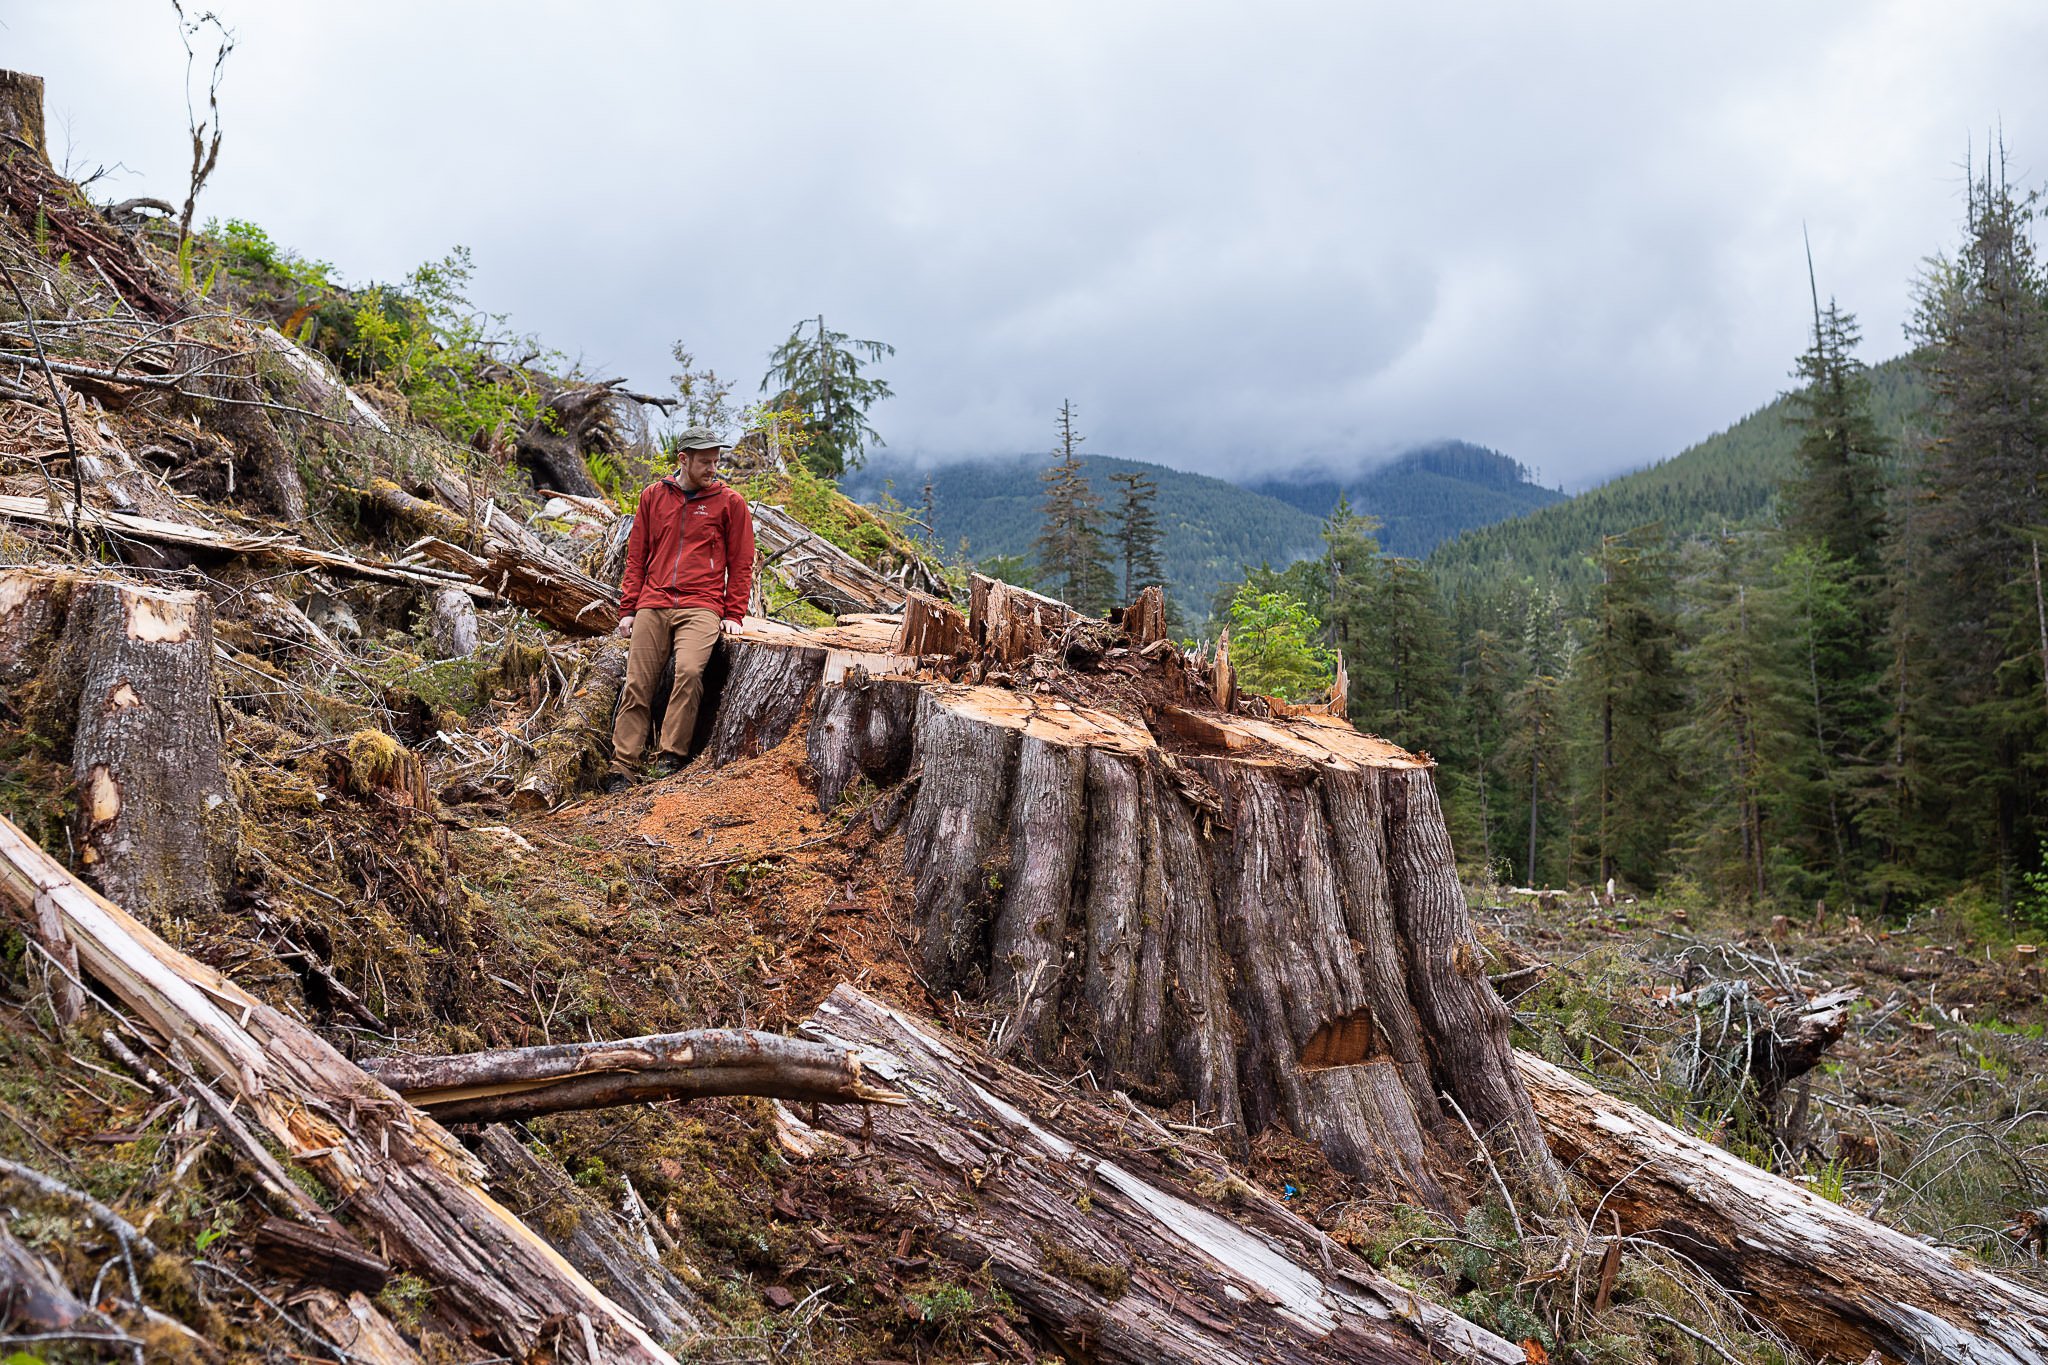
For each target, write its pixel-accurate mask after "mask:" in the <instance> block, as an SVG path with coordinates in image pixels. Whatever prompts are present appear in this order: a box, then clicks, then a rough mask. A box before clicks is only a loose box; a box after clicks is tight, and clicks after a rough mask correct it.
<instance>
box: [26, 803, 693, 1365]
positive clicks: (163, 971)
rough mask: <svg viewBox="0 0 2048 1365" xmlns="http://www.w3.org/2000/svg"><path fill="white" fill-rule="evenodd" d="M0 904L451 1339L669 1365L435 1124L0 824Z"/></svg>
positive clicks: (567, 1356) (564, 1356)
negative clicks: (344, 1227)
mask: <svg viewBox="0 0 2048 1365" xmlns="http://www.w3.org/2000/svg"><path fill="white" fill-rule="evenodd" d="M0 899H4V901H5V902H6V903H7V904H8V905H9V906H11V907H12V908H13V909H14V910H15V911H16V912H17V914H19V915H22V916H24V917H26V916H28V915H30V914H32V913H33V912H34V907H35V906H36V904H37V902H38V900H43V899H46V900H47V901H48V902H49V903H50V904H51V905H52V906H54V908H55V911H56V915H57V918H58V920H59V922H60V923H61V925H62V928H63V931H64V934H65V936H66V937H67V938H68V939H69V940H70V942H71V943H72V944H73V945H74V946H75V947H76V948H77V951H78V955H79V961H80V963H81V964H82V965H83V966H84V968H85V970H86V972H87V973H89V974H90V975H91V976H93V977H95V978H97V979H98V980H99V981H100V982H101V983H102V984H103V985H104V986H105V988H106V989H107V990H108V991H109V992H110V993H111V994H112V995H113V996H114V997H115V998H116V999H118V1000H119V1001H120V1002H121V1003H122V1004H123V1005H124V1006H125V1007H126V1008H127V1009H128V1010H130V1011H131V1012H132V1013H133V1014H134V1015H135V1016H137V1017H138V1018H140V1019H141V1020H142V1021H143V1022H145V1023H147V1024H148V1025H149V1026H150V1027H151V1028H153V1029H155V1030H157V1031H158V1032H159V1033H161V1034H162V1035H163V1036H164V1038H165V1039H166V1040H168V1041H169V1042H170V1043H171V1044H174V1045H175V1046H176V1047H177V1048H178V1049H180V1050H181V1051H182V1053H183V1055H184V1056H185V1057H186V1058H188V1059H189V1060H190V1061H191V1062H192V1064H193V1065H194V1066H195V1067H198V1068H200V1069H203V1070H204V1071H206V1072H208V1073H209V1074H211V1075H212V1076H213V1077H214V1078H215V1079H216V1080H217V1082H218V1083H219V1084H220V1086H221V1087H222V1089H223V1090H224V1091H226V1092H227V1093H228V1095H229V1096H230V1097H231V1098H233V1099H234V1100H236V1101H238V1102H239V1103H240V1104H241V1105H242V1106H243V1107H244V1109H245V1111H246V1112H247V1113H248V1114H249V1116H250V1117H251V1118H252V1119H253V1120H254V1121H255V1122H256V1124H257V1125H258V1126H259V1127H261V1128H262V1130H263V1131H264V1132H266V1133H268V1134H269V1135H270V1137H271V1138H272V1139H273V1140H275V1141H276V1142H277V1143H278V1144H279V1146H280V1147H281V1148H282V1149H283V1151H284V1152H285V1153H286V1154H287V1156H289V1157H290V1158H291V1159H292V1160H294V1161H296V1162H298V1163H300V1164H301V1165H303V1166H304V1167H306V1168H307V1169H308V1170H310V1171H312V1172H313V1173H314V1174H315V1175H316V1176H317V1177H318V1178H319V1179H320V1181H321V1182H322V1183H323V1184H324V1185H325V1186H326V1187H327V1188H328V1190H329V1191H330V1192H331V1193H332V1194H333V1196H334V1197H335V1199H336V1201H337V1202H338V1203H339V1204H340V1205H341V1206H344V1207H346V1208H347V1210H348V1213H349V1216H350V1218H351V1219H352V1220H354V1221H356V1222H357V1223H358V1224H360V1225H361V1226H363V1227H364V1228H365V1229H366V1230H367V1231H369V1232H371V1233H374V1234H375V1236H376V1237H377V1239H378V1240H379V1242H380V1243H381V1244H382V1246H383V1247H384V1248H385V1249H387V1250H388V1251H389V1252H390V1253H391V1254H392V1255H393V1257H394V1259H395V1260H396V1262H397V1263H398V1264H401V1265H404V1266H405V1267H407V1268H408V1269H411V1270H412V1271H414V1272H415V1273H417V1274H419V1275H420V1276H422V1277H423V1278H425V1279H426V1280H427V1281H428V1282H429V1283H430V1284H431V1285H433V1286H434V1287H435V1290H436V1293H435V1299H434V1311H435V1313H436V1314H437V1315H445V1317H446V1319H447V1320H448V1321H450V1322H451V1323H452V1324H453V1325H454V1326H455V1327H456V1329H457V1330H459V1331H462V1332H466V1333H469V1334H472V1335H473V1336H474V1337H475V1338H476V1339H478V1340H479V1341H486V1342H496V1343H499V1344H500V1345H501V1346H502V1347H503V1348H504V1349H505V1350H507V1351H509V1352H511V1353H513V1354H516V1355H518V1356H520V1357H522V1358H523V1357H524V1356H525V1355H526V1354H527V1353H528V1352H529V1351H531V1350H532V1349H533V1348H534V1347H535V1346H537V1345H538V1344H539V1343H540V1342H541V1340H542V1339H543V1336H544V1334H551V1333H555V1332H556V1330H557V1328H558V1327H559V1326H560V1324H562V1323H565V1322H566V1323H569V1324H572V1327H571V1330H569V1331H566V1332H560V1333H559V1339H560V1340H559V1347H558V1358H559V1359H562V1360H574V1361H589V1362H591V1365H596V1363H597V1362H599V1361H604V1362H615V1361H623V1362H636V1363H638V1365H672V1358H671V1357H670V1356H669V1355H668V1354H667V1353H666V1352H665V1351H663V1350H662V1349H661V1348H660V1347H659V1346H658V1345H657V1344H656V1343H655V1342H654V1341H653V1340H652V1339H651V1338H649V1337H648V1335H647V1333H646V1332H645V1331H644V1330H643V1329H642V1328H640V1327H639V1325H638V1324H636V1323H635V1322H633V1321H632V1319H631V1318H630V1317H629V1316H628V1315H627V1314H625V1313H624V1312H623V1311H622V1310H621V1309H619V1307H618V1306H617V1305H616V1304H613V1303H612V1302H611V1301H610V1300H609V1299H607V1298H606V1297H605V1296H604V1295H603V1294H602V1293H600V1292H599V1291H598V1290H597V1289H596V1288H594V1287H593V1286H592V1285H591V1284H590V1283H589V1281H587V1280H585V1279H584V1278H583V1276H582V1275H581V1274H579V1273H578V1272H577V1271H576V1270H575V1269H574V1268H573V1267H571V1266H570V1265H569V1264H568V1263H567V1262H565V1261H564V1260H563V1259H562V1258H561V1256H560V1255H559V1253H557V1252H556V1251H555V1250H554V1249H553V1248H552V1247H549V1246H548V1245H547V1244H546V1243H545V1242H544V1241H542V1240H541V1239H540V1238H539V1237H537V1236H536V1235H535V1234H534V1233H533V1232H532V1231H531V1230H530V1229H528V1228H527V1227H526V1226H525V1225H524V1224H523V1223H520V1222H519V1221H518V1220H517V1219H516V1218H514V1217H512V1216H511V1215H510V1214H509V1213H507V1212H506V1211H505V1210H504V1209H503V1208H502V1207H500V1206H499V1205H498V1204H497V1203H496V1202H495V1201H494V1200H492V1199H491V1198H490V1197H489V1196H488V1195H487V1194H485V1193H484V1191H483V1188H482V1178H483V1172H482V1168H481V1167H480V1166H479V1165H478V1163H477V1162H476V1160H475V1158H473V1157H472V1156H470V1155H469V1154H468V1153H467V1152H465V1151H464V1150H463V1148H462V1146H461V1144H459V1143H458V1142H456V1141H455V1139H454V1138H453V1137H451V1136H450V1135H449V1134H448V1133H447V1131H446V1130H445V1129H443V1128H442V1127H441V1126H440V1125H439V1124H438V1123H436V1122H434V1121H433V1120H432V1119H429V1118H427V1117H426V1116H425V1115H423V1114H420V1113H419V1112H418V1111H416V1110H414V1109H412V1108H411V1107H410V1106H409V1105H407V1104H405V1103H404V1102H403V1101H402V1100H400V1099H399V1098H398V1097H397V1096H396V1095H394V1094H393V1093H392V1092H391V1091H390V1090H388V1089H387V1088H385V1087H384V1086H382V1085H379V1084H378V1083H377V1082H376V1081H374V1080H372V1079H371V1078H370V1077H368V1076H366V1075H364V1074H363V1072H362V1071H361V1070H360V1069H359V1068H357V1067H356V1066H354V1065H353V1064H352V1063H350V1062H349V1061H348V1060H347V1059H346V1058H344V1057H342V1056H341V1055H340V1054H339V1053H337V1052H336V1051H335V1050H334V1049H333V1048H332V1047H331V1046H329V1045H328V1044H327V1043H326V1042H325V1041H324V1040H323V1039H321V1038H320V1037H319V1035H317V1034H315V1033H314V1032H313V1031H312V1030H311V1029H310V1028H308V1027H307V1026H306V1025H304V1024H302V1023H300V1022H299V1021H297V1020H295V1019H293V1018H291V1017H290V1016H288V1015H286V1014H283V1013H281V1012H280V1011H278V1010H275V1009H272V1008H271V1007H270V1006H268V1005H266V1004H264V1003H263V1002H262V1001H260V1000H258V999H256V998H255V997H254V996H252V995H249V994H248V993H247V992H245V991H244V990H242V989H241V987H239V986H237V985H236V984H235V983H234V982H232V981H230V980H229V979H228V978H226V977H224V976H222V975H220V974H219V973H218V972H216V971H214V970H213V969H211V968H209V967H207V966H205V965H203V964H202V963H199V962H197V961H195V960H193V959H192V958H190V957H187V956H186V955H185V954H183V953H180V952H178V951H177V950H176V949H174V948H172V947H170V946H169V945H168V944H166V943H165V942H164V941H163V940H162V939H160V938H158V937H157V936H156V935H155V934H153V933H151V932H150V931H149V930H148V929H146V928H144V927H143V926H142V925H141V924H139V923H137V922H136V921H135V920H134V919H133V918H131V917H130V916H129V915H128V914H127V913H126V912H124V911H122V910H120V909H119V908H117V907H116V906H114V905H113V904H112V903H111V902H109V901H107V900H105V899H103V898H101V897H100V896H99V895H97V894H95V893H94V892H93V891H91V890H90V889H88V888H87V887H85V886H84V885H83V884H81V883H80V882H78V881H77V880H76V879H75V878H73V877H72V876H71V875H70V874H69V873H67V872H66V871H65V870H64V869H63V868H62V867H60V866H59V865H58V864H57V863H56V862H54V861H53V860H52V859H51V858H50V857H49V856H48V855H47V854H45V853H44V852H43V851H42V850H41V849H40V848H38V847H36V846H35V845H34V844H33V843H32V842H30V841H29V840H28V839H27V838H26V837H25V836H24V835H23V834H22V833H21V831H20V830H19V829H17V828H15V826H14V825H13V824H12V823H11V822H8V821H5V820H0ZM578 1329H581V1330H578Z"/></svg>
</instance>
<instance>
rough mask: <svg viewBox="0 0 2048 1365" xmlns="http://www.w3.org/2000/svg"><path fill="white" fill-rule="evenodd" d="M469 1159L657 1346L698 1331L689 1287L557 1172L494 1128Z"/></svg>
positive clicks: (699, 1313) (509, 1133)
mask: <svg viewBox="0 0 2048 1365" xmlns="http://www.w3.org/2000/svg"><path fill="white" fill-rule="evenodd" d="M477 1155H478V1156H480V1157H482V1158H483V1162H484V1165H485V1166H486V1167H488V1168H489V1169H490V1173H491V1193H492V1194H494V1195H496V1196H497V1197H498V1199H499V1200H501V1201H502V1202H503V1203H505V1204H506V1205H507V1206H508V1207H510V1208H511V1209H512V1210H513V1212H515V1213H517V1214H518V1215H519V1216H520V1217H521V1218H524V1219H525V1220H526V1221H527V1223H528V1225H530V1226H532V1227H537V1228H539V1229H540V1230H541V1232H542V1234H543V1235H544V1236H546V1237H547V1239H548V1241H549V1242H551V1243H552V1244H553V1245H554V1248H555V1250H557V1251H559V1252H561V1253H562V1255H563V1257H564V1258H565V1259H566V1260H567V1261H568V1262H569V1264H570V1265H573V1266H575V1267H576V1268H577V1269H578V1270H580V1271H582V1272H583V1274H584V1276H585V1278H587V1279H588V1280H589V1281H590V1282H591V1283H592V1284H594V1285H596V1286H597V1287H598V1288H599V1289H601V1290H603V1291H604V1292H605V1293H606V1294H607V1295H609V1296H610V1297H611V1299H612V1300H613V1302H615V1303H617V1304H618V1305H619V1306H620V1307H622V1308H624V1309H625V1310H626V1311H627V1312H629V1313H631V1314H632V1315H633V1316H634V1317H635V1318H638V1319H639V1321H640V1325H641V1326H643V1327H645V1328H646V1329H647V1330H648V1331H649V1332H650V1333H651V1334H653V1335H654V1336H655V1337H656V1338H657V1339H659V1340H662V1341H674V1340H676V1339H678V1338H681V1337H691V1336H695V1335H697V1334H698V1333H701V1332H702V1331H704V1329H705V1317H704V1313H703V1305H702V1304H701V1303H700V1302H699V1301H698V1298H697V1296H696V1295H695V1294H693V1293H691V1292H690V1288H689V1286H688V1285H685V1284H684V1283H683V1282H682V1281H681V1280H679V1279H677V1278H676V1277H675V1275H674V1274H673V1273H672V1272H671V1271H670V1270H669V1268H668V1267H667V1266H665V1265H663V1264H662V1263H661V1258H660V1256H659V1255H658V1254H657V1253H656V1252H655V1250H654V1249H653V1248H651V1247H649V1246H646V1245H644V1244H643V1243H642V1242H640V1241H637V1240H636V1239H635V1238H634V1237H632V1236H631V1235H630V1234H629V1233H628V1232H627V1231H626V1226H625V1223H624V1222H623V1220H621V1219H620V1217H619V1216H618V1215H617V1214H616V1213H614V1212H612V1211H611V1210H610V1209H608V1208H606V1207H605V1206H604V1205H603V1204H601V1203H599V1202H598V1201H597V1200H596V1199H595V1198H593V1197H592V1196H591V1195H590V1193H589V1192H588V1191H586V1190H584V1189H582V1188H580V1187H579V1186H578V1185H577V1184H576V1182H574V1181H573V1180H571V1179H569V1176H568V1173H567V1172H566V1171H564V1170H563V1169H562V1168H561V1166H559V1165H558V1164H556V1163H555V1162H553V1161H549V1160H546V1159H544V1158H543V1157H541V1156H540V1155H538V1154H536V1153H535V1152H533V1151H531V1150H530V1149H528V1147H527V1146H526V1144H525V1143H523V1142H521V1141H520V1140H519V1135H518V1134H517V1133H515V1132H514V1131H513V1130H512V1129H510V1128H508V1127H506V1126H505V1125H504V1124H501V1123H494V1124H492V1125H491V1126H490V1127H489V1128H486V1129H485V1130H484V1134H483V1137H482V1139H481V1140H480V1141H479V1142H478V1143H477Z"/></svg>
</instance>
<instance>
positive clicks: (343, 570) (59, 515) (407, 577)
mask: <svg viewBox="0 0 2048 1365" xmlns="http://www.w3.org/2000/svg"><path fill="white" fill-rule="evenodd" d="M74 513H75V515H76V517H77V520H78V522H79V524H80V525H82V526H86V527H90V528H91V529H93V530H96V531H104V532H109V533H111V534H112V535H113V536H114V537H115V538H116V539H118V538H121V537H133V538H135V539H137V540H146V541H149V542H151V543H153V544H158V545H182V546H186V547H189V548H191V549H194V550H201V551H205V552H207V553H211V554H223V555H249V556H253V557H256V558H263V559H273V560H276V561H278V562H279V563H283V564H291V565H296V566H297V567H299V568H305V569H327V570H330V571H332V572H334V573H340V574H346V575H348V576H350V577H352V578H367V579H372V580H374V581H377V582H383V583H414V584H421V585H424V586H427V587H448V586H450V585H454V586H458V587H464V588H467V586H468V584H469V582H470V580H469V577H468V575H466V574H456V573H450V572H448V571H446V570H441V569H430V568H423V567H416V566H413V565H409V564H388V563H385V562H383V561H381V560H375V559H361V558H358V557H356V556H354V555H345V554H341V553H339V552H337V551H333V550H320V549H315V548H314V547H313V546H311V545H305V544H302V543H300V542H299V541H296V540H294V539H292V538H291V537H290V536H285V535H277V534H253V533H247V532H240V531H222V530H215V529H212V528H210V527H203V526H195V525H190V524H187V523H185V522H179V521H163V520H160V519H158V518H155V517H142V516H133V515H131V514H129V513H126V512H109V511H107V510H105V509H104V508H99V507H80V508H75V509H74V508H73V507H72V505H71V504H69V503H59V504H58V505H57V506H55V507H52V506H51V505H50V502H49V501H48V500H47V499H44V498H28V497H16V496H14V495H12V494H5V495H0V519H4V520H8V521H20V522H27V523H30V524H33V525H37V526H57V527H67V528H68V527H69V526H70V525H71V520H72V517H73V515H74ZM472 595H473V596H482V597H489V596H491V594H490V593H489V592H488V591H486V590H484V589H481V588H478V589H475V590H474V591H473V592H472Z"/></svg>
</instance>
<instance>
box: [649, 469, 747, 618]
mask: <svg viewBox="0 0 2048 1365" xmlns="http://www.w3.org/2000/svg"><path fill="white" fill-rule="evenodd" d="M753 588H754V518H753V514H752V513H750V512H749V511H748V510H747V500H746V499H745V498H743V497H741V496H740V495H739V494H738V493H736V492H734V491H733V490H732V489H731V488H730V487H728V486H727V485H725V484H722V483H714V484H710V485H708V486H706V487H704V488H700V489H698V490H697V491H696V492H694V493H691V492H688V491H686V490H685V489H684V488H683V485H682V481H681V480H679V479H674V478H664V479H657V480H656V481H655V482H653V483H651V484H648V485H647V487H646V488H645V489H644V490H642V492H641V494H640V510H639V511H638V512H637V513H636V514H635V515H634V517H633V529H632V530H631V531H630V532H629V533H628V534H627V536H626V575H625V579H624V580H623V581H622V582H621V583H620V585H619V615H621V616H624V615H626V614H627V613H628V612H633V611H637V610H639V609H640V608H641V607H703V608H706V609H707V610H710V611H715V612H717V613H718V614H719V615H720V616H723V617H724V618H725V619H726V620H728V621H737V620H740V619H741V618H742V617H744V616H745V615H746V614H747V596H748V594H749V593H751V592H752V591H753Z"/></svg>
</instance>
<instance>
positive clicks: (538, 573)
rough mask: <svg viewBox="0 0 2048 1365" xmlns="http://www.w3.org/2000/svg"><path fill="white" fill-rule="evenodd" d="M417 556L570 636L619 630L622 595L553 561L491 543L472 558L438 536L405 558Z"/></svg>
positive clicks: (416, 545)
mask: <svg viewBox="0 0 2048 1365" xmlns="http://www.w3.org/2000/svg"><path fill="white" fill-rule="evenodd" d="M448 515H449V516H450V517H453V516H454V515H455V514H454V513H452V512H450V513H448ZM415 555H419V556H424V557H425V558H427V559H430V560H432V561H433V562H434V563H436V564H439V565H441V566H442V567H443V568H445V569H449V570H452V571H454V572H455V573H456V574H458V575H460V576H461V577H463V578H466V579H468V580H469V581H470V582H472V583H474V584H476V585H477V586H478V587H480V588H482V589H484V590H485V591H487V592H488V593H489V594H490V595H492V596H495V597H502V598H504V599H505V600H506V601H508V602H511V603H513V604H514V605H515V606H519V607H522V608H524V609H525V610H527V611H530V612H532V613H533V614H534V615H535V616H538V617H540V618H541V619H542V620H543V621H546V622H547V623H548V624H549V625H551V626H553V627H555V628H556V629H557V630H561V631H566V632H568V633H569V634H571V635H602V634H604V633H605V632H606V631H608V630H611V629H612V628H613V627H615V626H617V625H618V624H619V593H618V590H617V589H616V588H613V587H609V586H607V585H605V584H603V583H600V582H598V581H597V580H596V579H594V578H592V577H590V576H589V575H587V574H585V573H583V572H582V571H580V570H577V569H572V568H570V567H569V566H568V565H567V564H564V563H562V562H561V561H560V560H558V559H555V558H553V557H551V556H550V557H548V558H537V557H535V556H533V555H530V554H525V553H522V552H521V551H520V550H519V549H518V548H516V547H514V546H511V545H507V544H506V543H504V542H503V541H500V540H496V539H492V540H489V541H487V542H486V543H485V545H484V547H483V550H482V552H481V553H479V554H471V553H470V552H469V551H468V550H465V549H463V548H462V547H461V546H459V545H452V544H450V543H449V542H447V541H445V540H442V539H440V538H439V537H438V536H428V537H427V538H426V539H424V540H421V541H418V542H416V543H414V544H413V545H410V546H408V547H407V548H406V556H405V557H406V558H408V559H410V558H412V557H413V556H415Z"/></svg>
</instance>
